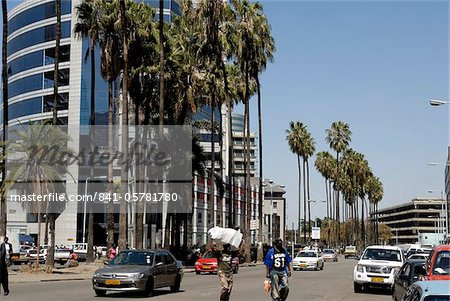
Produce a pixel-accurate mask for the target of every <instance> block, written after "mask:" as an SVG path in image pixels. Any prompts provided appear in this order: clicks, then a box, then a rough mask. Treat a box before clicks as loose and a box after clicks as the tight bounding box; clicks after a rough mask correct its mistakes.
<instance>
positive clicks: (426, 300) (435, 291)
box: [402, 280, 450, 301]
mask: <svg viewBox="0 0 450 301" xmlns="http://www.w3.org/2000/svg"><path fill="white" fill-rule="evenodd" d="M448 285H449V283H448V280H436V281H418V282H416V283H414V284H412V285H411V286H410V287H409V288H408V290H407V291H406V293H405V295H404V296H403V298H402V301H448V300H450V290H449V289H448Z"/></svg>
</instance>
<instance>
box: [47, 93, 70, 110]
mask: <svg viewBox="0 0 450 301" xmlns="http://www.w3.org/2000/svg"><path fill="white" fill-rule="evenodd" d="M54 100H55V97H54V95H53V94H52V95H46V96H44V112H53V107H54V106H53V102H54ZM68 109H69V93H59V94H58V110H68Z"/></svg>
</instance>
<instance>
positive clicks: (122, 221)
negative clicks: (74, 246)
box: [119, 0, 129, 250]
mask: <svg viewBox="0 0 450 301" xmlns="http://www.w3.org/2000/svg"><path fill="white" fill-rule="evenodd" d="M120 22H121V24H122V41H123V49H122V51H123V63H124V65H123V79H122V137H121V144H122V153H123V158H124V161H125V162H127V161H128V128H127V126H128V75H129V74H128V35H127V21H126V6H125V0H120ZM120 179H121V185H120V193H121V196H122V198H121V200H120V215H119V249H120V250H125V249H126V244H127V233H126V231H127V213H126V211H127V207H126V203H125V194H126V193H127V191H128V168H127V165H126V164H121V166H120Z"/></svg>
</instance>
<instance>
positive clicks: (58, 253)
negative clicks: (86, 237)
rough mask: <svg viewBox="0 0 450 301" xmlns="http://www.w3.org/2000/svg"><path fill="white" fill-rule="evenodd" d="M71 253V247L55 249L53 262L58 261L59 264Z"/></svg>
mask: <svg viewBox="0 0 450 301" xmlns="http://www.w3.org/2000/svg"><path fill="white" fill-rule="evenodd" d="M71 255H72V250H71V249H68V248H67V249H61V248H60V249H56V250H55V262H58V263H59V264H65V263H66V262H67V261H68V260H69V259H70V258H71Z"/></svg>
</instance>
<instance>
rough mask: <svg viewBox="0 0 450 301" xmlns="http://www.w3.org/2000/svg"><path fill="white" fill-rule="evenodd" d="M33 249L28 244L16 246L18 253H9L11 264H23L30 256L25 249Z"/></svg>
mask: <svg viewBox="0 0 450 301" xmlns="http://www.w3.org/2000/svg"><path fill="white" fill-rule="evenodd" d="M31 249H33V247H32V246H30V245H20V246H19V248H18V251H19V252H18V253H12V254H11V262H12V264H23V263H27V262H29V261H30V258H29V257H28V256H27V251H28V250H31Z"/></svg>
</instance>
